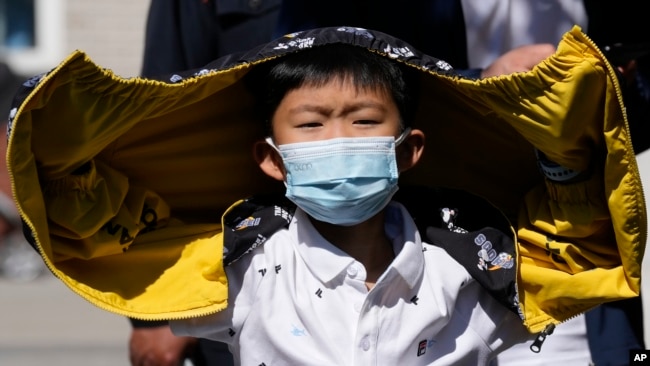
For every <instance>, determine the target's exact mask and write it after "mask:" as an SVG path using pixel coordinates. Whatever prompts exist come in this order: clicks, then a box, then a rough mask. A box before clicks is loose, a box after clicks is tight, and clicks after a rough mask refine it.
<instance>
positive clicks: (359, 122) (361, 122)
mask: <svg viewBox="0 0 650 366" xmlns="http://www.w3.org/2000/svg"><path fill="white" fill-rule="evenodd" d="M353 123H354V124H355V125H377V124H379V122H378V121H375V120H372V119H358V120H356V121H354V122H353Z"/></svg>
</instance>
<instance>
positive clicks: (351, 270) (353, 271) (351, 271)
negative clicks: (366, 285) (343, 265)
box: [348, 266, 359, 277]
mask: <svg viewBox="0 0 650 366" xmlns="http://www.w3.org/2000/svg"><path fill="white" fill-rule="evenodd" d="M357 273H359V270H358V269H357V267H355V266H350V267H348V275H349V276H350V277H356V275H357Z"/></svg>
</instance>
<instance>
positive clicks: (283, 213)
mask: <svg viewBox="0 0 650 366" xmlns="http://www.w3.org/2000/svg"><path fill="white" fill-rule="evenodd" d="M273 214H274V215H275V216H276V217H281V218H283V219H284V220H285V221H286V222H287V223H288V222H291V218H292V215H291V213H289V211H287V210H285V209H284V208H282V207H280V206H275V209H274V210H273Z"/></svg>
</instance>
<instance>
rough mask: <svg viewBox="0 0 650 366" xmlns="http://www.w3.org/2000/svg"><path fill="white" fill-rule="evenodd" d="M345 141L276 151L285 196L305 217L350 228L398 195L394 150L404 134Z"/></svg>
mask: <svg viewBox="0 0 650 366" xmlns="http://www.w3.org/2000/svg"><path fill="white" fill-rule="evenodd" d="M408 133H409V130H408V129H407V130H406V131H404V132H403V133H402V135H400V137H399V138H398V139H397V140H396V139H395V138H394V137H392V136H389V137H360V138H356V137H352V138H349V137H344V138H335V139H331V140H320V141H312V142H299V143H293V144H286V145H279V146H278V147H275V145H274V144H273V142H272V140H271V138H267V142H268V143H269V144H270V145H271V146H273V147H274V148H276V150H278V152H279V153H280V156H281V157H282V160H283V162H284V167H285V170H286V173H287V181H286V182H285V184H286V186H287V192H286V196H287V198H289V199H290V200H291V201H292V202H293V203H295V204H296V205H297V206H298V207H300V208H301V209H302V210H303V211H305V212H306V213H307V214H308V215H310V216H311V217H313V218H314V219H316V220H318V221H324V222H328V223H330V224H335V225H342V226H352V225H356V224H359V223H362V222H364V221H366V220H368V219H369V218H371V217H373V216H374V215H376V214H377V213H379V212H380V211H381V210H382V209H383V208H384V207H386V205H387V204H388V202H389V201H390V200H391V198H392V197H393V195H394V194H395V192H397V178H398V176H399V171H398V170H397V161H396V158H395V147H396V146H397V145H399V143H401V142H402V141H403V140H404V138H405V137H406V136H407V135H408Z"/></svg>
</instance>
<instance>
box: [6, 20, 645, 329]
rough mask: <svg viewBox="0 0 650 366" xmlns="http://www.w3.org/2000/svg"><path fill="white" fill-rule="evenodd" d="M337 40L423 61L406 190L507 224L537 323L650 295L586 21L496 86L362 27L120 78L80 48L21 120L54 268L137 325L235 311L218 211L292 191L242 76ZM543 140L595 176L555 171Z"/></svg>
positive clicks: (627, 147) (624, 139) (605, 79)
mask: <svg viewBox="0 0 650 366" xmlns="http://www.w3.org/2000/svg"><path fill="white" fill-rule="evenodd" d="M330 43H348V44H353V45H356V46H359V47H363V48H365V49H368V50H369V51H372V52H376V53H378V54H379V55H382V56H384V57H388V58H390V59H394V60H396V61H397V62H402V63H404V64H405V65H407V66H409V67H412V68H413V69H414V70H417V71H418V73H419V75H420V83H421V91H420V93H419V102H418V110H417V115H416V120H415V122H414V125H413V127H414V128H419V129H421V130H423V131H424V133H425V134H426V136H427V144H426V148H425V152H424V156H423V159H422V160H421V161H420V163H419V164H418V166H416V167H415V168H414V169H412V170H411V171H409V172H407V173H405V174H403V176H402V177H401V178H400V179H401V181H400V182H401V183H400V184H404V185H410V184H417V185H423V186H430V187H449V188H453V189H460V190H464V191H467V192H470V193H471V194H473V195H476V196H480V197H482V198H484V199H485V200H487V201H488V202H490V203H491V204H492V205H494V206H495V207H497V208H498V209H499V210H500V211H501V212H502V213H503V214H504V215H505V217H507V218H508V219H509V220H510V223H511V225H512V228H511V230H512V233H511V234H512V237H513V238H514V239H515V241H516V251H517V253H516V259H517V263H518V266H517V267H518V268H517V286H518V290H519V295H518V296H519V301H520V302H521V308H522V309H523V313H522V315H523V316H524V323H525V324H526V325H527V326H528V327H529V329H530V330H531V331H539V330H540V329H542V328H543V327H544V326H545V325H546V324H548V323H550V322H553V323H557V322H560V321H563V320H565V319H566V318H568V317H570V316H573V315H575V314H577V313H580V312H583V311H585V310H588V309H590V308H592V307H593V306H595V305H597V304H599V303H602V302H605V301H612V300H617V299H621V298H627V297H632V296H637V295H638V293H639V281H640V273H641V267H640V264H641V258H642V257H643V248H644V246H645V242H646V213H645V203H644V197H643V192H642V189H641V181H640V177H639V172H638V169H637V166H636V160H635V156H634V153H633V149H632V143H631V139H630V134H629V128H628V125H627V119H626V115H625V111H624V105H623V101H622V95H621V92H620V88H619V85H618V82H617V78H616V74H615V72H614V70H613V69H612V67H611V66H610V65H609V63H608V62H607V61H606V59H605V58H604V56H603V54H602V53H601V52H600V50H599V49H598V48H597V47H596V46H595V45H594V43H593V42H591V41H590V40H589V39H588V38H587V37H586V36H585V35H584V34H583V33H582V32H581V30H580V29H579V28H577V27H576V28H574V29H573V30H571V31H570V32H568V33H567V34H566V35H565V36H564V38H563V39H562V41H561V42H560V44H559V45H558V49H557V52H556V53H555V54H554V55H553V56H551V57H549V58H548V59H546V60H544V61H543V62H541V63H540V64H539V65H537V66H536V67H535V68H534V69H533V70H532V71H530V72H525V73H516V74H512V75H504V76H500V77H494V78H488V79H482V80H471V79H467V78H464V77H463V76H461V75H460V74H458V73H457V72H456V71H455V70H454V69H453V68H452V67H451V66H450V65H449V64H447V63H446V62H444V61H442V60H438V59H436V58H435V57H431V56H428V55H424V54H422V53H420V52H418V51H417V50H416V49H414V48H413V47H411V46H410V45H409V44H407V43H405V42H403V41H401V40H398V39H395V38H393V37H390V36H388V35H386V34H383V33H380V32H375V31H372V30H365V29H359V28H352V27H335V28H322V29H315V30H310V31H305V32H299V33H294V34H290V35H287V36H284V37H282V38H279V39H277V40H275V41H273V42H270V43H268V44H266V45H262V46H260V47H257V48H255V49H253V50H251V51H249V52H246V53H241V54H237V55H230V56H226V57H223V58H220V59H218V60H216V61H214V62H212V63H210V64H208V65H206V66H205V67H204V68H201V69H197V70H190V71H187V72H183V73H178V74H174V75H167V76H162V77H161V78H160V80H151V79H142V78H129V79H126V78H122V77H119V76H117V75H115V74H114V73H112V72H111V71H110V70H108V69H104V68H102V67H100V66H98V65H96V64H95V63H93V62H92V60H91V59H90V58H89V57H88V56H87V55H86V54H84V53H83V52H80V51H77V52H74V53H72V54H71V55H70V56H68V58H67V59H65V60H64V61H63V62H62V63H61V64H60V65H59V66H58V67H56V68H55V69H53V70H52V71H50V72H48V73H46V74H43V75H39V76H37V77H34V78H32V79H30V80H28V81H27V82H25V84H24V85H23V88H22V89H21V90H20V91H19V93H18V95H17V97H16V102H15V104H14V106H13V108H12V110H11V113H10V121H9V122H10V123H9V127H8V128H9V143H8V152H7V164H8V169H9V172H10V176H11V179H12V189H13V193H14V198H15V201H16V203H17V206H18V209H19V212H20V214H21V217H22V218H23V221H24V223H25V227H26V230H27V233H28V235H27V237H28V238H29V239H30V240H31V242H32V243H33V245H34V246H35V247H36V248H37V249H38V251H39V253H40V254H41V255H42V256H43V258H44V261H45V262H46V264H47V265H48V267H49V268H50V270H51V271H52V272H53V273H54V274H55V275H56V276H57V277H58V278H59V279H61V280H62V281H63V282H64V283H65V284H66V285H68V287H70V288H71V289H72V290H74V291H75V292H77V293H78V294H79V295H81V296H83V297H84V298H86V299H88V300H89V301H91V302H92V303H94V304H96V305H97V306H100V307H101V308H104V309H106V310H109V311H113V312H116V313H118V314H122V315H127V316H130V317H134V318H140V319H145V320H155V319H177V318H183V317H190V316H197V315H204V314H208V313H211V312H215V311H219V310H220V309H223V308H224V307H225V306H226V304H227V279H226V276H225V273H224V271H223V262H222V253H223V238H222V223H221V216H222V215H223V214H224V212H227V211H228V208H229V207H230V206H231V204H232V203H233V202H235V201H237V200H239V199H241V198H243V197H247V196H250V195H251V194H254V193H261V194H273V193H283V192H284V187H283V186H282V185H281V184H278V183H277V182H275V181H272V180H271V179H270V178H267V177H265V176H264V175H263V174H262V173H261V171H260V169H259V168H258V167H257V165H256V163H255V161H254V160H253V158H252V153H251V147H252V144H253V143H254V141H256V140H258V139H260V138H262V137H264V124H263V122H262V121H260V120H258V117H257V115H256V114H255V113H254V110H255V100H254V98H253V96H252V95H251V93H250V91H249V89H248V88H247V86H246V85H245V82H244V76H245V75H246V74H247V73H248V72H249V71H251V70H252V69H254V68H255V67H257V66H258V65H260V64H263V63H266V62H269V61H270V60H272V59H274V58H277V57H283V56H285V55H288V54H290V53H293V52H301V50H304V49H306V48H310V47H319V46H321V45H325V44H330ZM536 149H537V150H539V151H542V152H543V153H544V154H545V155H546V156H547V157H548V158H549V159H551V160H553V161H554V162H556V163H558V164H560V165H562V166H564V167H567V168H570V169H574V170H578V171H589V172H590V176H589V177H590V178H589V179H588V180H587V181H584V182H580V183H577V184H564V185H563V184H555V183H552V182H551V181H549V180H546V179H545V178H544V176H543V175H542V174H540V172H539V169H538V166H537V161H536V155H535V150H536ZM578 209H579V210H578Z"/></svg>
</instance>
